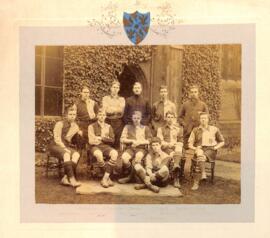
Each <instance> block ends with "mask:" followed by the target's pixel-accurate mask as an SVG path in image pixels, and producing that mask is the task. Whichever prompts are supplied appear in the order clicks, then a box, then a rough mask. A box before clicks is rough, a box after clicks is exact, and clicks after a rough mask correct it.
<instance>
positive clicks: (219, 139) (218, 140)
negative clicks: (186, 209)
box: [188, 112, 224, 190]
mask: <svg viewBox="0 0 270 238" xmlns="http://www.w3.org/2000/svg"><path fill="white" fill-rule="evenodd" d="M208 123H209V114H208V113H205V112H203V113H200V126H198V127H195V128H194V129H193V130H192V132H191V134H190V137H189V140H188V144H189V148H190V149H192V150H194V151H195V158H196V160H197V164H198V166H199V168H200V171H201V173H200V174H196V176H195V178H194V184H193V187H192V188H191V189H192V190H197V189H198V188H199V181H200V180H201V179H206V172H205V162H206V161H213V160H215V159H216V155H217V150H218V149H219V148H221V147H222V146H224V137H223V135H222V134H221V132H220V130H219V129H218V128H217V127H215V126H210V125H209V124H208Z"/></svg>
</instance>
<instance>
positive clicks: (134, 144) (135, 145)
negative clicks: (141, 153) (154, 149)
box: [131, 140, 140, 148]
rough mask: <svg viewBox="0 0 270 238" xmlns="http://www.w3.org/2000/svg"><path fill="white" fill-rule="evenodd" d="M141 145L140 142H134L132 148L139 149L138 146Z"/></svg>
mask: <svg viewBox="0 0 270 238" xmlns="http://www.w3.org/2000/svg"><path fill="white" fill-rule="evenodd" d="M139 145H140V142H139V141H137V140H134V141H133V142H132V145H131V146H132V147H134V148H135V147H137V146H139Z"/></svg>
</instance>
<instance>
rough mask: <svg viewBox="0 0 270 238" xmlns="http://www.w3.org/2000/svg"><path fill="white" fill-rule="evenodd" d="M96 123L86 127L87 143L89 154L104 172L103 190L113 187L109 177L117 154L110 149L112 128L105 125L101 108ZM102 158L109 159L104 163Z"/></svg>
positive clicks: (112, 135)
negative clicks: (89, 146) (89, 147)
mask: <svg viewBox="0 0 270 238" xmlns="http://www.w3.org/2000/svg"><path fill="white" fill-rule="evenodd" d="M97 119H98V120H97V122H95V123H93V124H91V125H89V127H88V141H89V144H90V145H91V146H92V147H91V149H90V153H91V154H92V155H93V156H95V157H96V159H97V162H98V164H99V166H100V168H102V169H103V170H104V176H103V178H102V180H101V182H100V183H101V185H102V186H103V187H104V188H108V187H110V186H113V185H114V184H113V182H112V180H111V179H110V175H111V173H112V171H113V168H114V166H115V163H116V160H117V157H118V152H117V151H116V150H115V149H113V148H112V147H111V145H113V143H114V132H113V129H112V127H111V126H110V125H109V124H107V123H105V119H106V112H105V110H103V109H102V108H101V109H99V110H98V114H97ZM104 157H109V161H108V162H107V163H105V161H104Z"/></svg>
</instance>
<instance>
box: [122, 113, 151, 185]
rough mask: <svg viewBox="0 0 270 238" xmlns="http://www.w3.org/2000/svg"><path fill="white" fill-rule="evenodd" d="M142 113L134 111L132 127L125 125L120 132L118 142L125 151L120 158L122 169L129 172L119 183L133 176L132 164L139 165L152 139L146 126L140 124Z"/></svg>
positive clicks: (127, 180)
mask: <svg viewBox="0 0 270 238" xmlns="http://www.w3.org/2000/svg"><path fill="white" fill-rule="evenodd" d="M141 119H142V113H141V112H140V111H134V112H133V114H132V122H133V124H132V125H126V126H125V127H124V130H123V132H122V135H121V138H120V142H121V143H122V144H123V145H124V146H125V151H124V152H123V154H122V156H121V160H122V164H123V169H124V170H127V171H129V175H128V176H127V177H125V178H121V179H119V180H118V182H119V183H128V182H129V181H130V180H131V179H132V177H133V175H134V170H133V166H132V164H133V165H134V164H137V163H139V164H140V163H141V161H142V158H143V157H144V156H145V154H146V152H147V151H146V146H147V145H149V140H150V139H151V137H152V134H151V131H150V129H149V127H148V126H144V125H142V124H141Z"/></svg>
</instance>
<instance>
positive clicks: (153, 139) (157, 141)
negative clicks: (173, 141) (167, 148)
mask: <svg viewBox="0 0 270 238" xmlns="http://www.w3.org/2000/svg"><path fill="white" fill-rule="evenodd" d="M154 143H159V144H161V139H160V138H158V137H153V138H152V139H151V142H150V144H151V145H152V144H154Z"/></svg>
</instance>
